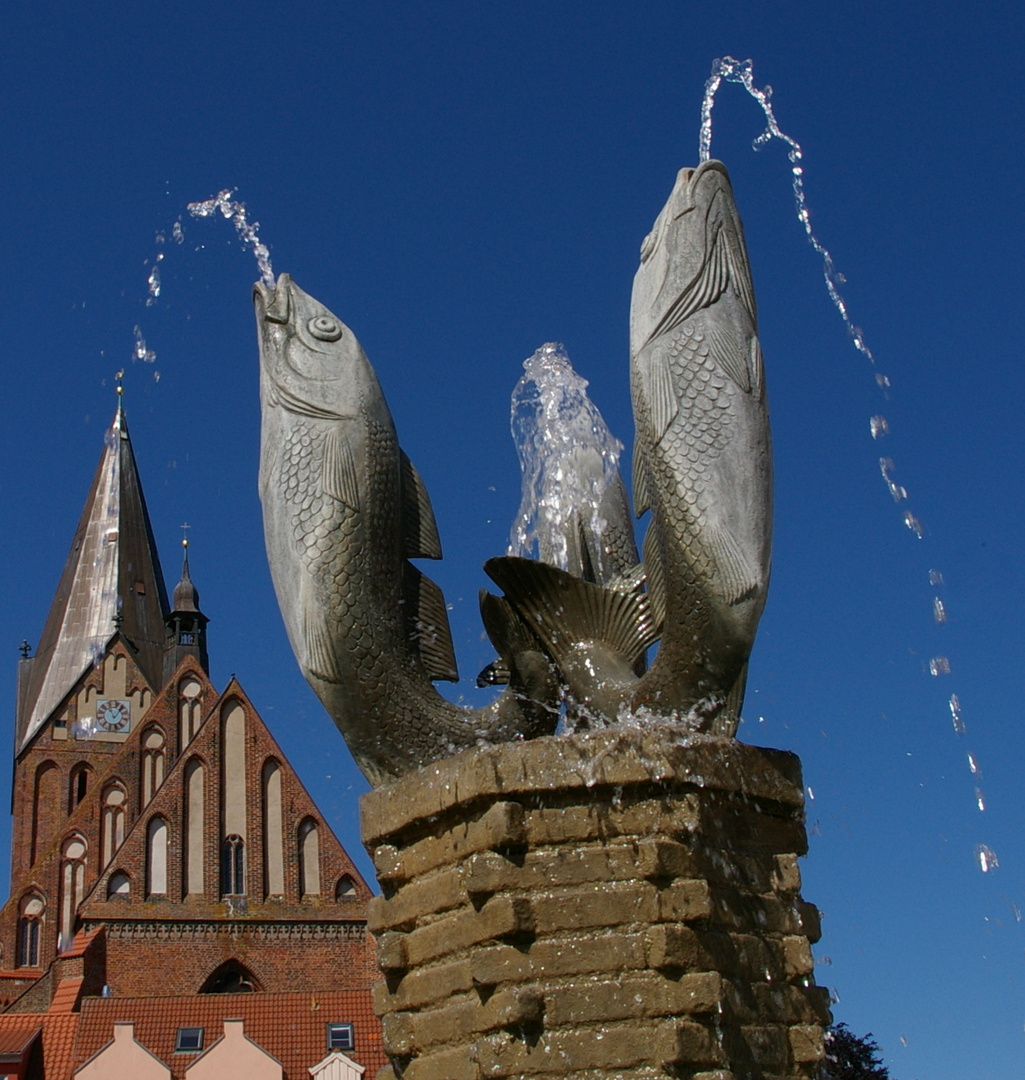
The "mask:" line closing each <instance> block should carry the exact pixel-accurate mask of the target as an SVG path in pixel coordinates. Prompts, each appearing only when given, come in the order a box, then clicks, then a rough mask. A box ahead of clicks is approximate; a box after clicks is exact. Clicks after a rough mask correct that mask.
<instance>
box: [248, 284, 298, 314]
mask: <svg viewBox="0 0 1025 1080" xmlns="http://www.w3.org/2000/svg"><path fill="white" fill-rule="evenodd" d="M291 284H292V276H291V274H279V275H278V280H277V282H276V284H275V285H274V287H273V288H270V287H269V286H268V285H266V284H265V283H264V282H262V281H258V282H256V284H255V285H254V286H253V303H254V304H255V305H256V313H257V316H258V317H259V318H260V319H265V320H266V321H268V322H275V323H287V322H288V315H289V309H290V307H291V298H292V296H291V293H292V290H291Z"/></svg>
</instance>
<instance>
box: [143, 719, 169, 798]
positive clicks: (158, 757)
mask: <svg viewBox="0 0 1025 1080" xmlns="http://www.w3.org/2000/svg"><path fill="white" fill-rule="evenodd" d="M163 782H164V733H163V732H162V731H161V730H160V728H155V727H154V728H150V729H149V730H148V731H144V732H143V734H142V805H143V806H148V805H149V801H150V799H152V798H153V796H154V795H155V794H156V791H157V788H158V787H160V785H161V784H162V783H163Z"/></svg>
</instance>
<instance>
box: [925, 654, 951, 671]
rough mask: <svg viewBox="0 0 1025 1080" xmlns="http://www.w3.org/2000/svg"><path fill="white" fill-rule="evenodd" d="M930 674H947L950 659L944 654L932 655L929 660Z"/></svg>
mask: <svg viewBox="0 0 1025 1080" xmlns="http://www.w3.org/2000/svg"><path fill="white" fill-rule="evenodd" d="M929 674H930V675H949V674H950V661H949V660H948V659H947V658H946V657H945V656H934V657H933V658H932V659H931V660H930V661H929Z"/></svg>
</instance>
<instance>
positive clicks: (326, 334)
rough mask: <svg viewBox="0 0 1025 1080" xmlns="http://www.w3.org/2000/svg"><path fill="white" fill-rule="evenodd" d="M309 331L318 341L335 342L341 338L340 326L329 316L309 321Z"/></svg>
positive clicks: (321, 316) (320, 316)
mask: <svg viewBox="0 0 1025 1080" xmlns="http://www.w3.org/2000/svg"><path fill="white" fill-rule="evenodd" d="M308 326H309V331H310V333H311V334H312V335H313V336H314V337H315V338H316V339H317V340H318V341H337V340H338V339H339V338H340V337H341V336H342V324H341V323H340V322H339V321H338V320H337V319H332V318H331V316H330V315H318V316H317V317H316V318H313V319H310V321H309V324H308Z"/></svg>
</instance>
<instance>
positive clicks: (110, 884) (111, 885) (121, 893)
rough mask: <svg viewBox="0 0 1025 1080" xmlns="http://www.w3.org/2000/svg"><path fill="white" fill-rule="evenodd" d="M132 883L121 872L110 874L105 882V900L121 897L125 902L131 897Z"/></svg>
mask: <svg viewBox="0 0 1025 1080" xmlns="http://www.w3.org/2000/svg"><path fill="white" fill-rule="evenodd" d="M131 892H132V883H131V881H130V880H129V878H128V875H127V874H126V873H125V872H124V871H123V870H118V871H117V873H114V874H111V875H110V878H109V880H108V881H107V899H108V900H109V899H113V898H116V897H122V898H124V899H125V900H127V899H128V897H129V896H130V895H131Z"/></svg>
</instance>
